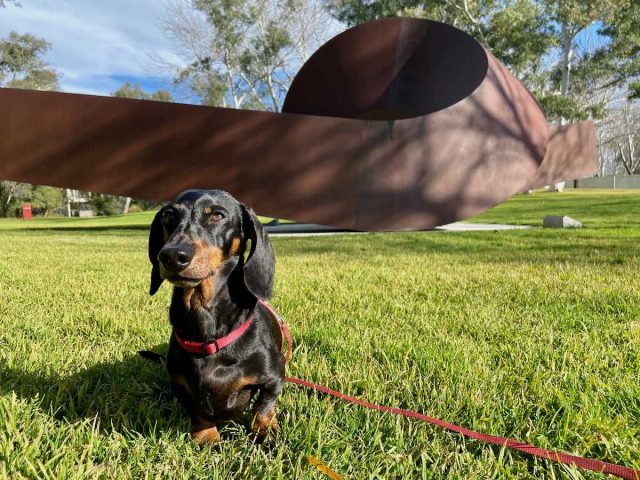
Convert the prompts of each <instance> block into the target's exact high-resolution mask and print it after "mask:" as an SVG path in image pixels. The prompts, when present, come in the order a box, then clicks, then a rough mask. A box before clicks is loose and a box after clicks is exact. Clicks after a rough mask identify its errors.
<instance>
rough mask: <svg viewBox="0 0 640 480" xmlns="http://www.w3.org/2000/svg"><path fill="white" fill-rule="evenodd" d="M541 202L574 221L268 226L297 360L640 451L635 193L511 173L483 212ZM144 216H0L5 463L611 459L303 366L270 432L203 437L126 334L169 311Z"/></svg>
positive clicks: (81, 472) (234, 426)
mask: <svg viewBox="0 0 640 480" xmlns="http://www.w3.org/2000/svg"><path fill="white" fill-rule="evenodd" d="M545 214H568V215H570V216H574V217H575V218H577V219H578V220H581V221H584V223H585V225H586V228H584V229H581V230H543V229H541V228H533V229H530V230H523V231H500V232H468V233H465V232H461V233H442V232H424V233H404V234H370V235H369V234H367V235H343V236H332V237H305V238H275V239H274V240H273V243H274V246H275V249H276V252H277V256H278V262H277V265H278V267H277V283H276V291H275V296H274V299H273V305H274V306H275V307H276V308H277V310H278V311H280V312H281V314H282V315H283V316H284V317H285V318H286V319H287V321H288V323H289V325H290V327H291V330H292V333H293V336H294V339H295V342H296V347H295V352H294V356H293V360H292V362H291V364H290V366H289V369H288V373H289V374H290V375H292V376H298V377H301V378H305V379H308V380H312V381H316V382H319V383H322V384H324V385H328V386H331V387H334V388H337V389H339V390H342V391H344V392H346V393H350V394H353V395H357V396H361V397H363V398H366V399H368V400H370V401H374V402H378V403H383V404H386V405H392V406H398V407H403V408H409V409H413V410H417V411H421V412H424V413H426V414H428V415H431V416H435V417H438V418H442V419H445V420H448V421H451V422H454V423H458V424H461V425H464V426H467V427H470V428H473V429H477V430H480V431H483V432H486V433H492V434H498V435H506V436H511V437H514V438H517V439H520V440H523V441H526V442H531V443H534V444H536V445H539V446H542V447H547V448H557V449H560V450H564V451H567V452H572V453H577V454H580V455H586V456H590V457H594V458H598V459H602V460H606V461H611V462H615V463H622V464H625V465H628V466H631V467H635V468H640V349H639V348H638V346H639V345H640V282H639V272H640V195H639V194H638V193H633V192H624V193H618V192H616V193H611V192H605V193H603V192H577V193H574V192H571V193H567V194H562V195H560V194H548V193H539V194H534V195H521V196H518V197H516V198H514V199H513V200H511V201H510V202H508V203H506V204H505V205H503V206H501V207H499V208H497V209H495V210H493V211H491V212H488V213H487V214H485V215H484V216H483V217H481V218H479V219H478V220H479V221H493V222H499V223H530V224H534V225H539V224H540V223H541V219H542V218H543V216H544V215H545ZM145 215H146V216H145ZM143 219H144V221H143ZM149 220H150V217H149V216H148V214H134V215H131V216H127V217H122V218H117V219H114V218H110V219H90V220H50V221H49V220H47V221H44V220H37V221H33V222H32V223H29V224H28V226H29V229H24V228H23V227H24V226H25V224H27V223H28V222H22V221H13V220H9V221H1V222H0V251H2V255H0V325H1V326H2V335H1V336H0V478H2V477H6V478H12V479H13V478H92V479H93V478H203V479H204V478H219V479H227V478H248V479H253V478H286V479H293V478H295V479H298V478H317V479H320V478H326V477H324V476H323V475H322V474H321V473H319V472H318V471H317V470H316V469H315V468H314V467H311V466H309V465H308V464H307V462H306V460H305V456H306V455H313V456H315V457H317V458H319V459H320V460H321V461H323V462H324V463H325V464H327V465H328V466H329V467H330V468H332V469H333V470H335V471H337V472H338V473H339V474H341V475H342V476H343V477H344V478H356V479H380V478H393V479H396V478H397V479H405V478H406V479H413V478H418V479H440V478H447V479H449V478H452V479H486V478H495V479H502V478H507V479H540V478H545V479H556V478H566V479H582V478H585V479H597V478H602V477H601V476H600V475H598V474H592V473H584V472H581V471H579V470H576V469H573V468H569V467H562V466H557V465H552V464H550V463H549V462H547V461H542V460H534V459H531V458H529V457H527V456H525V455H521V454H518V453H512V452H510V451H504V450H502V449H500V448H494V447H490V446H487V445H484V444H482V443H479V442H476V441H470V440H465V439H463V438H462V437H460V436H459V435H456V434H451V433H447V432H444V431H442V430H440V429H439V428H437V427H433V426H429V425H424V424H421V423H419V422H416V421H410V420H407V419H402V418H396V417H392V416H390V415H387V414H381V413H377V412H371V411H367V410H364V409H362V408H359V407H354V406H351V405H348V404H345V403H342V402H340V401H339V400H335V399H332V398H325V397H322V396H319V395H316V394H313V393H310V392H308V391H305V390H303V389H301V388H299V387H296V386H293V385H288V386H287V387H286V388H285V391H284V393H283V395H282V397H281V401H280V403H279V418H280V423H281V427H282V429H281V433H280V434H279V436H278V438H277V441H276V445H275V447H273V448H266V447H259V446H254V445H253V444H251V443H250V441H249V439H248V437H247V435H246V432H245V423H246V422H243V421H239V422H237V423H231V424H228V425H226V426H225V427H223V428H222V436H223V442H222V443H221V445H219V446H218V447H217V448H215V449H210V448H199V447H197V446H196V445H194V444H193V443H192V442H191V441H190V440H189V438H188V435H187V432H188V430H189V422H188V420H187V418H186V417H185V416H184V414H183V413H182V411H181V409H180V407H179V406H178V404H177V403H176V401H175V400H173V399H171V397H170V395H169V394H168V392H167V391H168V388H167V382H166V379H165V375H164V372H163V371H162V369H161V368H160V367H159V366H158V365H155V364H152V363H150V362H147V361H145V360H142V359H140V358H138V357H137V355H136V354H135V352H136V350H138V349H143V348H144V349H148V348H152V347H153V348H156V349H157V350H158V351H164V350H166V342H167V339H168V336H169V333H170V329H169V325H168V319H167V306H168V304H169V293H170V288H169V287H168V286H166V285H164V286H163V287H162V288H161V290H160V292H159V293H158V294H157V295H156V296H155V297H149V296H148V295H147V293H146V292H147V289H148V284H147V281H148V274H149V266H148V264H147V259H146V231H145V230H144V229H143V228H138V227H136V225H140V224H144V222H146V223H147V224H148V221H149ZM45 224H46V225H48V229H42V228H38V227H42V226H44V225H45Z"/></svg>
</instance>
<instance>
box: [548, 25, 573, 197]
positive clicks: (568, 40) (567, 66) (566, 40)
mask: <svg viewBox="0 0 640 480" xmlns="http://www.w3.org/2000/svg"><path fill="white" fill-rule="evenodd" d="M561 35H562V39H561V42H562V80H561V83H560V95H562V96H563V97H566V96H567V95H568V94H569V74H570V73H571V57H572V56H573V48H572V45H573V37H574V34H573V33H572V32H571V31H570V30H569V26H568V25H567V24H566V23H563V24H562V33H561ZM566 122H567V120H566V119H565V118H562V119H560V124H561V125H564V124H565V123H566ZM564 185H565V182H558V183H555V184H553V185H551V187H550V188H549V190H550V191H552V192H562V191H564Z"/></svg>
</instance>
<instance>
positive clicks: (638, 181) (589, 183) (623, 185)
mask: <svg viewBox="0 0 640 480" xmlns="http://www.w3.org/2000/svg"><path fill="white" fill-rule="evenodd" d="M565 188H620V189H640V175H611V176H608V177H592V178H581V179H580V180H575V181H569V182H567V184H566V185H565Z"/></svg>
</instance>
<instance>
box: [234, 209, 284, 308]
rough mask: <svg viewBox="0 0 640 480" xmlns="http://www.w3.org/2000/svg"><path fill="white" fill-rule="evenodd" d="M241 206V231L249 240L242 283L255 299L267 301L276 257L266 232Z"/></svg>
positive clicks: (248, 210)
mask: <svg viewBox="0 0 640 480" xmlns="http://www.w3.org/2000/svg"><path fill="white" fill-rule="evenodd" d="M241 206H242V231H243V233H244V238H245V241H247V240H249V239H250V240H251V250H250V251H249V257H248V258H247V261H246V263H245V264H244V283H245V285H246V286H247V288H248V289H249V291H250V292H251V293H252V294H253V295H254V296H255V297H257V298H261V299H263V300H268V299H269V298H271V293H272V292H273V276H274V273H275V268H276V256H275V254H274V253H273V247H272V246H271V242H270V241H269V236H268V235H267V232H266V231H265V230H264V228H263V227H262V224H261V223H260V220H258V217H256V214H255V213H254V212H253V210H251V209H250V208H247V207H245V206H244V205H241Z"/></svg>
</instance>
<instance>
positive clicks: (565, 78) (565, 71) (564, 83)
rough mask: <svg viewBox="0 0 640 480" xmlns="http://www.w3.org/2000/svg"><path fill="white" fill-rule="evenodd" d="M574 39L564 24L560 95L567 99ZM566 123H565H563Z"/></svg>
mask: <svg viewBox="0 0 640 480" xmlns="http://www.w3.org/2000/svg"><path fill="white" fill-rule="evenodd" d="M573 37H574V35H573V34H572V32H571V31H570V30H569V26H568V25H567V24H566V23H563V24H562V80H561V84H560V95H562V96H563V97H566V96H567V95H568V93H569V80H570V74H571V57H573V48H572V45H573ZM563 123H564V122H563Z"/></svg>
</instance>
